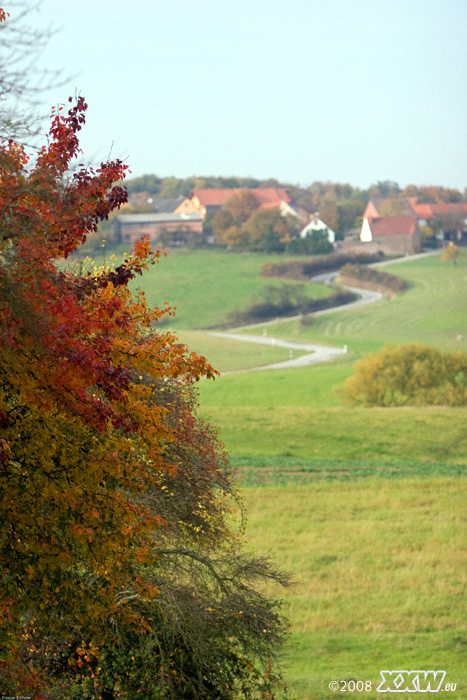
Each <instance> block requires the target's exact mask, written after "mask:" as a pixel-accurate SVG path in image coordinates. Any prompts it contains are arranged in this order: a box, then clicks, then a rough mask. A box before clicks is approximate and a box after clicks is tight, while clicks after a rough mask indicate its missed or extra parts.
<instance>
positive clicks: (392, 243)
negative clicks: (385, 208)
mask: <svg viewBox="0 0 467 700" xmlns="http://www.w3.org/2000/svg"><path fill="white" fill-rule="evenodd" d="M360 240H361V241H362V243H373V244H374V245H375V246H377V249H378V250H381V251H382V252H383V253H384V254H385V255H409V254H411V253H419V252H420V251H421V250H422V236H421V233H420V228H419V226H418V222H417V217H416V216H379V217H365V218H364V219H363V225H362V230H361V233H360Z"/></svg>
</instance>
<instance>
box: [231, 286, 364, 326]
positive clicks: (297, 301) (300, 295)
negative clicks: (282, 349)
mask: <svg viewBox="0 0 467 700" xmlns="http://www.w3.org/2000/svg"><path fill="white" fill-rule="evenodd" d="M357 298H358V296H357V295H356V294H353V293H352V292H336V293H335V294H332V295H331V296H329V297H325V298H323V299H310V298H309V297H308V295H307V293H306V286H305V285H304V284H283V285H282V286H280V287H276V286H268V287H265V288H264V289H263V290H262V291H261V293H260V294H259V295H258V296H257V297H253V301H252V303H251V304H250V305H249V306H248V307H247V308H246V309H242V310H235V311H233V312H231V313H230V314H229V316H228V318H227V321H226V324H225V325H226V326H227V327H228V326H240V325H248V324H253V323H261V322H263V321H270V320H272V319H275V318H279V317H283V316H295V315H298V314H309V313H314V312H316V311H321V310H323V309H331V308H333V307H334V306H340V305H341V304H350V302H352V301H355V299H357Z"/></svg>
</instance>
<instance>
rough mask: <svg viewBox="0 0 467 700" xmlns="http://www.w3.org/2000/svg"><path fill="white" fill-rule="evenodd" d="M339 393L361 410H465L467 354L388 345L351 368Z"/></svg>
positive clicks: (416, 345)
mask: <svg viewBox="0 0 467 700" xmlns="http://www.w3.org/2000/svg"><path fill="white" fill-rule="evenodd" d="M342 393H343V396H344V398H346V399H347V400H349V401H350V402H351V403H352V404H356V405H361V406H466V405H467V354H466V353H464V352H453V353H445V352H442V351H441V350H438V349H437V348H430V347H426V346H424V345H422V344H421V343H410V344H407V345H389V346H386V347H384V348H382V349H381V350H380V351H379V352H377V353H371V354H369V355H365V357H363V358H362V359H361V360H359V361H358V362H357V363H356V364H355V369H354V373H353V375H352V376H351V377H350V378H349V379H348V380H347V382H346V383H345V384H344V387H343V391H342Z"/></svg>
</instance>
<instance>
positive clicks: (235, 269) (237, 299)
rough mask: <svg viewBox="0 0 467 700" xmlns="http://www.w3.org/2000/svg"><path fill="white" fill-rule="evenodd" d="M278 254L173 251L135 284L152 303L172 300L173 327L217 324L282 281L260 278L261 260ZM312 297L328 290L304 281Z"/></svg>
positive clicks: (182, 327)
mask: <svg viewBox="0 0 467 700" xmlns="http://www.w3.org/2000/svg"><path fill="white" fill-rule="evenodd" d="M276 259H280V256H275V255H265V254H264V255H263V254H260V253H248V254H245V255H242V254H237V253H228V252H225V251H217V250H188V249H183V250H175V251H172V250H171V251H170V252H169V254H168V256H167V258H164V259H162V260H161V262H160V263H159V265H156V266H154V267H151V268H150V269H149V270H148V271H147V272H146V273H145V274H144V276H143V277H142V278H138V280H136V282H135V286H141V288H143V289H144V290H145V292H146V298H147V300H148V302H149V304H150V305H151V306H162V304H163V303H164V302H165V301H168V302H170V304H171V305H172V306H175V307H176V309H177V313H176V317H175V319H174V320H173V323H172V325H173V327H174V328H176V329H185V330H186V329H195V328H206V327H212V326H216V325H218V324H221V323H222V322H223V321H224V319H225V317H226V315H227V314H228V312H229V311H232V310H234V309H235V308H237V307H238V308H244V307H245V306H248V304H249V303H250V301H251V297H252V295H253V294H257V293H258V292H259V291H260V290H261V289H263V288H264V287H266V286H268V285H271V284H274V285H279V286H280V285H281V284H282V283H283V282H282V281H280V280H270V279H265V278H261V277H259V276H258V273H259V269H260V267H261V264H262V263H263V262H266V261H267V262H272V261H274V260H276ZM307 286H308V292H309V296H310V297H311V298H321V297H323V296H328V295H329V294H330V292H329V289H328V288H327V287H325V286H324V285H321V284H313V283H308V284H307Z"/></svg>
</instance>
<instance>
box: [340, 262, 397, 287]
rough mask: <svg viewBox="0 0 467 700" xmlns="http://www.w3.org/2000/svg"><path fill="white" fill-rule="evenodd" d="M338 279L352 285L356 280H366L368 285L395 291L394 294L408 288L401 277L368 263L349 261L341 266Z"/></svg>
mask: <svg viewBox="0 0 467 700" xmlns="http://www.w3.org/2000/svg"><path fill="white" fill-rule="evenodd" d="M337 281H338V282H340V283H342V284H347V283H350V284H351V286H352V282H354V281H355V282H364V283H365V284H366V286H371V287H373V288H378V289H379V290H380V291H388V292H393V293H394V294H398V293H399V292H403V291H404V290H405V289H407V284H406V283H405V282H404V280H403V279H401V278H400V277H396V276H395V275H390V274H389V273H388V272H380V271H379V270H375V269H374V268H373V267H368V266H367V265H356V264H354V263H347V264H346V265H344V267H343V268H341V270H340V271H339V278H338V280H337ZM355 286H358V285H355Z"/></svg>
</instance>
